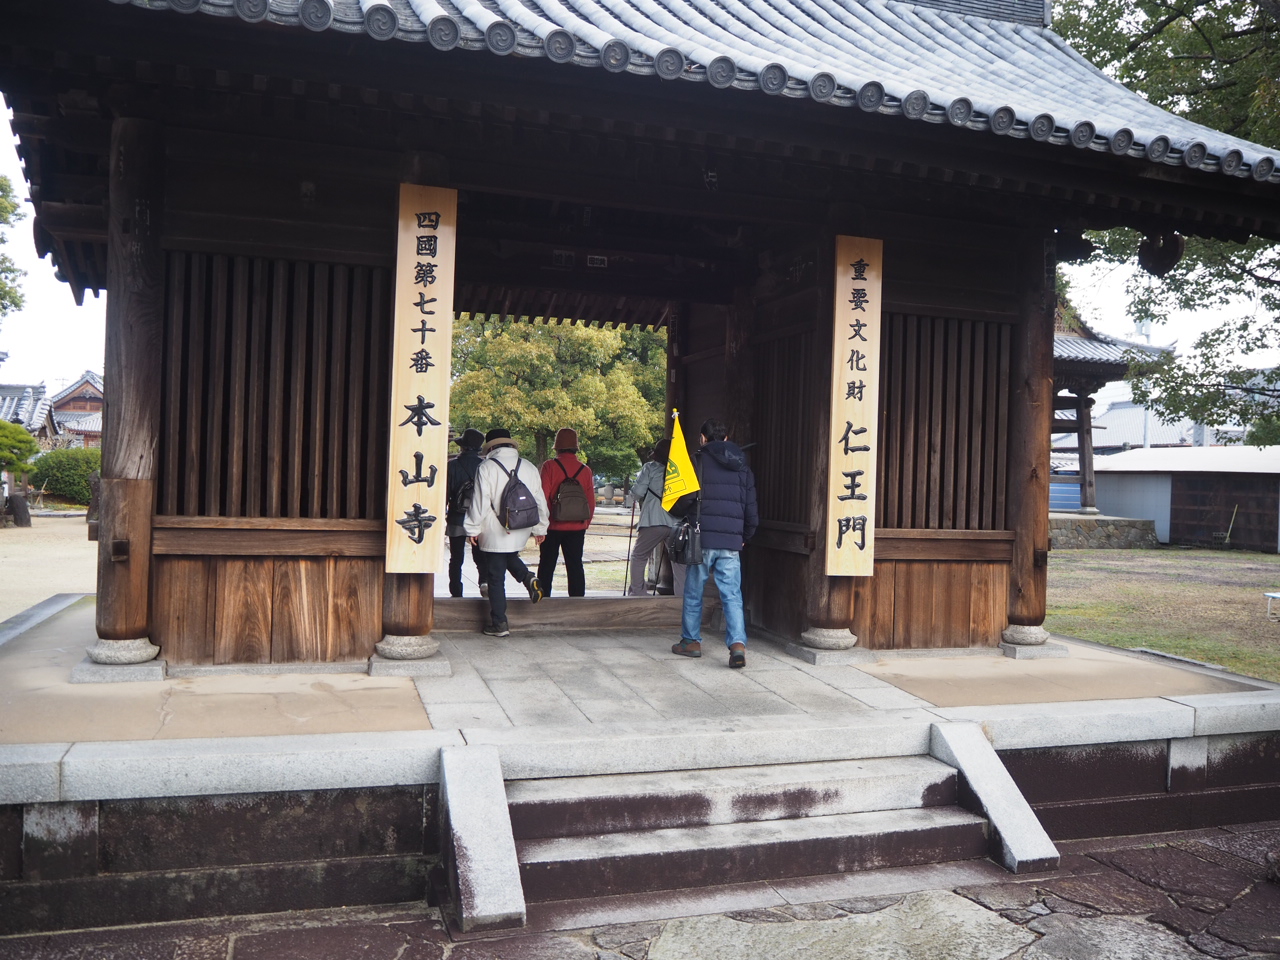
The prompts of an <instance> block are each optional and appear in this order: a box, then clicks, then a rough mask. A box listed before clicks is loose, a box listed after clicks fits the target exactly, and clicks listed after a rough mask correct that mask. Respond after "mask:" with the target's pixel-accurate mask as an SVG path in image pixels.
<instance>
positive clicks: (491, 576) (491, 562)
mask: <svg viewBox="0 0 1280 960" xmlns="http://www.w3.org/2000/svg"><path fill="white" fill-rule="evenodd" d="M478 552H479V554H480V560H481V562H482V564H483V566H482V567H481V568H480V569H481V570H483V571H484V572H485V582H486V583H488V584H489V614H490V616H491V617H492V618H493V622H494V623H506V622H507V571H510V572H511V575H512V576H513V577H515V578H516V579H517V580H519V581H520V582H521V583H524V582H525V581H526V580H528V579H529V568H528V567H526V566H525V564H524V561H523V560H521V559H520V554H518V553H486V552H485V551H484V550H480V551H478Z"/></svg>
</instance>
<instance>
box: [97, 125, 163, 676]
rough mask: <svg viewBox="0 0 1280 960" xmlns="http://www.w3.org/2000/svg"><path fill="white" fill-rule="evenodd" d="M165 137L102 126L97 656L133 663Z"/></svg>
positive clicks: (142, 643) (153, 431)
mask: <svg viewBox="0 0 1280 960" xmlns="http://www.w3.org/2000/svg"><path fill="white" fill-rule="evenodd" d="M163 175H164V142H163V135H162V131H161V128H160V125H159V124H157V123H153V122H151V121H147V120H135V119H129V118H120V119H118V120H116V121H115V123H114V124H113V126H112V129H111V155H110V173H109V181H108V182H109V188H108V189H109V193H108V198H109V211H108V218H107V311H106V313H107V325H106V326H107V329H106V358H105V367H104V374H103V382H104V393H105V396H104V399H103V438H102V503H101V517H100V519H99V525H98V612H97V627H98V636H99V637H100V638H101V639H100V640H99V642H98V643H97V645H96V646H95V647H94V648H93V649H92V650H91V651H90V656H91V657H92V658H93V659H94V660H95V661H97V662H99V663H141V662H144V661H146V660H150V659H151V658H153V657H154V656H155V655H156V653H158V652H159V651H158V648H157V647H155V646H153V645H152V644H151V643H150V641H149V640H148V639H147V637H148V633H149V622H150V617H149V609H148V605H149V602H150V596H149V592H150V590H149V588H150V576H151V514H152V510H153V507H154V503H155V461H156V445H157V441H158V438H159V432H160V391H159V384H160V380H161V364H160V358H161V355H162V346H163V330H164V257H163V254H162V252H161V249H160V230H161V219H162V211H163V200H164V185H163Z"/></svg>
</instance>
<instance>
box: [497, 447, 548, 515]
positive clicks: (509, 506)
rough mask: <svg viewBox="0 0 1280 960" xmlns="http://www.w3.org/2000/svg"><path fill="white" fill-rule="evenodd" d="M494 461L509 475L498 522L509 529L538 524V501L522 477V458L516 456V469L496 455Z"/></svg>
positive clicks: (501, 501) (500, 501)
mask: <svg viewBox="0 0 1280 960" xmlns="http://www.w3.org/2000/svg"><path fill="white" fill-rule="evenodd" d="M493 462H494V463H496V464H497V465H498V467H499V468H500V469H501V470H502V472H503V473H505V474H506V475H507V485H506V486H505V487H503V488H502V496H501V498H500V499H499V501H498V522H499V523H500V524H502V526H503V527H504V528H506V529H507V530H508V531H510V530H528V529H529V528H530V527H536V526H537V525H538V519H539V517H538V501H537V500H535V499H534V498H533V494H532V493H531V492H530V491H529V488H528V487H526V486H525V484H524V481H523V480H521V479H520V462H521V461H520V458H519V457H517V458H516V468H515V470H508V469H507V468H506V467H504V466H502V462H501V461H500V460H498V459H497V458H496V457H495V458H494V461H493Z"/></svg>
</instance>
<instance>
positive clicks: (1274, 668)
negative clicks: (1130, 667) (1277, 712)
mask: <svg viewBox="0 0 1280 960" xmlns="http://www.w3.org/2000/svg"><path fill="white" fill-rule="evenodd" d="M1275 590H1280V556H1272V555H1269V554H1260V553H1237V552H1232V551H1220V550H1183V549H1179V548H1176V547H1175V548H1169V549H1161V550H1057V551H1054V552H1053V553H1051V554H1049V605H1048V606H1049V615H1048V617H1047V619H1046V620H1045V627H1046V629H1048V630H1049V631H1050V632H1053V633H1061V634H1066V635H1068V636H1073V637H1081V638H1083V639H1085V640H1094V641H1097V642H1099V643H1106V644H1109V645H1111V646H1117V647H1148V648H1150V649H1153V650H1161V651H1164V652H1166V653H1173V654H1177V655H1178V656H1184V657H1191V658H1193V659H1196V660H1203V661H1207V662H1210V663H1216V664H1220V665H1221V666H1224V667H1227V668H1228V669H1230V670H1233V671H1235V672H1237V673H1243V674H1246V675H1248V676H1254V677H1260V678H1263V679H1266V680H1273V681H1280V623H1272V622H1270V621H1268V620H1267V601H1266V598H1265V597H1264V596H1263V593H1265V592H1268V591H1275ZM1275 608H1276V611H1277V614H1278V615H1280V601H1277V602H1276V604H1275Z"/></svg>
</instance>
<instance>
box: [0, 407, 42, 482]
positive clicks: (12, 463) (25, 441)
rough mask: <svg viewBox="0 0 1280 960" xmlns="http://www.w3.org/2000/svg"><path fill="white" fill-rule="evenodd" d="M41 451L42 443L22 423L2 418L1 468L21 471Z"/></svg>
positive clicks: (0, 434) (0, 428) (0, 440)
mask: <svg viewBox="0 0 1280 960" xmlns="http://www.w3.org/2000/svg"><path fill="white" fill-rule="evenodd" d="M39 452H40V444H38V443H37V442H36V438H35V437H33V436H32V435H31V434H29V433H27V431H26V430H24V429H23V428H22V425H21V424H17V423H9V422H8V421H7V420H0V470H9V471H13V472H15V473H16V472H20V471H21V470H22V469H23V468H26V467H30V465H31V458H32V457H34V456H35V455H36V454H37V453H39Z"/></svg>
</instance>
